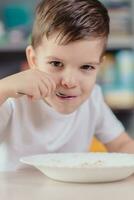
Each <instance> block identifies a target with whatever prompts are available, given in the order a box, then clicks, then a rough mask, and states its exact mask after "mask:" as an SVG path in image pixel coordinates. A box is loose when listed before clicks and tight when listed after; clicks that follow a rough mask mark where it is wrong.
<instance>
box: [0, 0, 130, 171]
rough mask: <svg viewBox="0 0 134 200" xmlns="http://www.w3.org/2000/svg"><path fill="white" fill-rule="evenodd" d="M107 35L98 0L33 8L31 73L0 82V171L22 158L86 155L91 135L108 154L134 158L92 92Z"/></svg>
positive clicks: (62, 0) (61, 0) (46, 0)
mask: <svg viewBox="0 0 134 200" xmlns="http://www.w3.org/2000/svg"><path fill="white" fill-rule="evenodd" d="M108 34H109V17H108V13H107V10H106V8H105V7H104V6H103V5H102V4H101V3H100V2H98V1H97V0H43V1H42V2H41V3H40V4H39V5H38V8H37V12H36V19H35V23H34V27H33V33H32V44H31V45H30V46H28V47H27V49H26V54H27V59H28V63H29V66H30V69H29V70H26V71H23V72H20V73H18V74H15V75H12V76H9V77H6V78H4V79H2V80H0V104H1V106H0V142H1V146H0V170H17V169H19V168H21V167H22V166H21V163H20V162H19V159H20V157H22V156H27V155H32V154H43V153H53V152H87V151H88V149H89V145H90V144H91V141H92V138H93V135H94V134H95V135H96V137H97V138H98V139H99V140H101V141H102V142H103V143H104V144H105V145H106V147H107V149H108V151H110V152H111V151H114V152H129V153H133V152H134V141H133V140H132V139H131V138H130V137H129V136H128V135H127V133H125V130H124V128H123V126H122V125H121V123H120V122H119V121H118V120H117V119H116V117H115V116H114V115H113V114H112V112H111V111H110V109H109V108H108V106H107V105H106V104H105V102H104V100H103V97H102V93H101V90H100V88H99V86H97V85H95V82H96V76H97V73H98V71H99V70H100V63H101V62H102V61H103V55H104V51H105V47H106V43H107V38H108Z"/></svg>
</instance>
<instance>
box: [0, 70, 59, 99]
mask: <svg viewBox="0 0 134 200" xmlns="http://www.w3.org/2000/svg"><path fill="white" fill-rule="evenodd" d="M0 88H1V91H2V94H3V95H5V97H6V98H9V97H14V98H17V97H19V96H21V95H27V96H28V97H30V98H31V99H35V100H37V99H41V98H43V97H46V96H49V95H50V94H52V93H53V92H54V91H55V89H56V83H55V82H54V80H52V78H51V77H50V76H49V75H48V74H47V73H45V72H42V71H39V70H36V69H34V70H33V69H30V70H26V71H23V72H20V73H17V74H14V75H11V76H8V77H6V78H4V79H1V80H0Z"/></svg>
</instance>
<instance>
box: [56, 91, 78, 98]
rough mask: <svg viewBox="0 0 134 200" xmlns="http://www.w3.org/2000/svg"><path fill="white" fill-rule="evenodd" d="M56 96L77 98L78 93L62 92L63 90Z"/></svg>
mask: <svg viewBox="0 0 134 200" xmlns="http://www.w3.org/2000/svg"><path fill="white" fill-rule="evenodd" d="M56 96H58V97H60V98H63V99H64V98H75V97H77V96H78V95H74V94H65V93H62V92H56Z"/></svg>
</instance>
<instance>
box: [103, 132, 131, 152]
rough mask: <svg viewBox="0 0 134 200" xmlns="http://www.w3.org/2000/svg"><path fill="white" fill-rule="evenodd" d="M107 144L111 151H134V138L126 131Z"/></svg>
mask: <svg viewBox="0 0 134 200" xmlns="http://www.w3.org/2000/svg"><path fill="white" fill-rule="evenodd" d="M105 146H106V148H107V150H108V151H109V152H118V153H119V152H120V153H134V140H133V139H132V138H131V137H130V136H129V135H128V133H126V132H124V133H122V134H121V135H120V136H118V137H117V138H116V139H114V140H113V141H111V142H109V143H107V144H105Z"/></svg>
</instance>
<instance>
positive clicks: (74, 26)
mask: <svg viewBox="0 0 134 200" xmlns="http://www.w3.org/2000/svg"><path fill="white" fill-rule="evenodd" d="M55 32H58V33H59V35H58V37H60V42H61V43H62V44H67V43H69V42H72V41H75V40H80V39H84V38H88V37H106V38H107V37H108V34H109V16H108V12H107V9H106V8H105V6H104V5H103V4H102V3H100V2H99V1H98V0H42V1H41V2H40V3H39V4H38V6H37V9H36V18H35V22H34V26H33V31H32V46H33V47H34V48H36V47H37V46H38V45H40V44H41V41H42V38H43V36H44V35H45V36H46V37H47V38H48V37H49V36H51V35H52V34H53V33H55Z"/></svg>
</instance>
